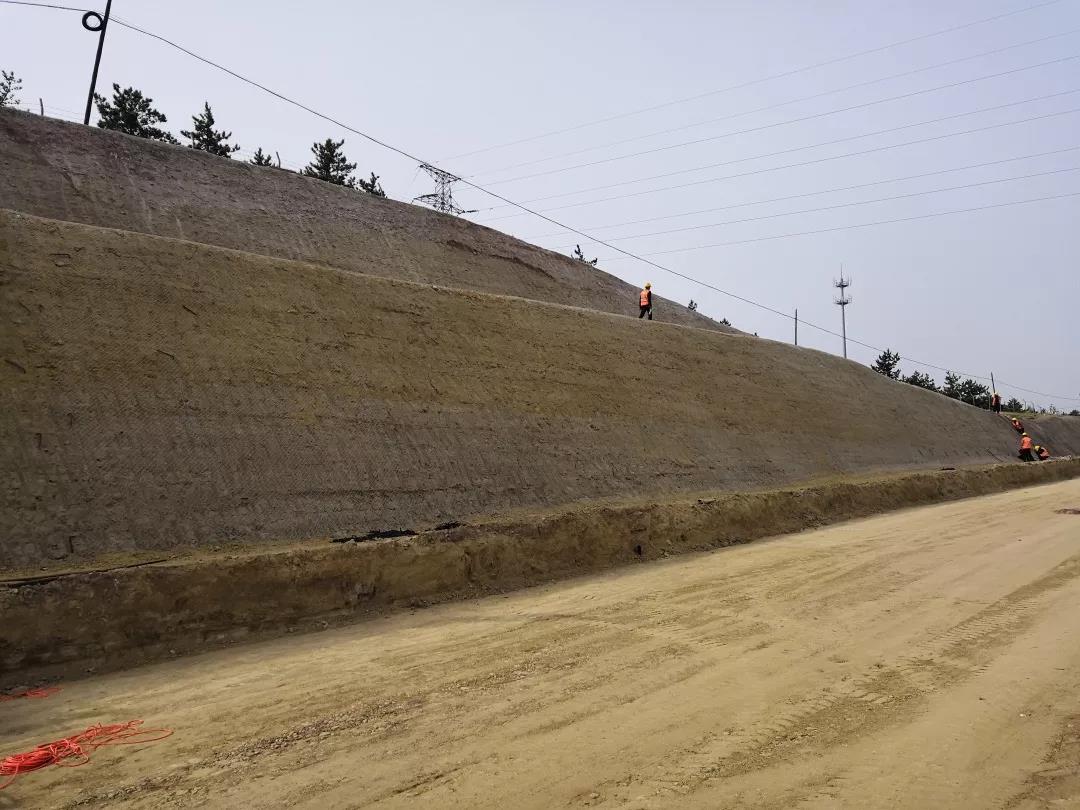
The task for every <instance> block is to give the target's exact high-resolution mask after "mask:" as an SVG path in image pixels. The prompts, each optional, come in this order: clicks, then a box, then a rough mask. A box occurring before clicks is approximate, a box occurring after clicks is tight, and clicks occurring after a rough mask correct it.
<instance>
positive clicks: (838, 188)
mask: <svg viewBox="0 0 1080 810" xmlns="http://www.w3.org/2000/svg"><path fill="white" fill-rule="evenodd" d="M1077 149H1080V145H1077V146H1067V147H1065V148H1064V149H1053V150H1051V151H1049V152H1035V153H1033V154H1030V155H1018V156H1016V157H1010V158H1001V159H1000V160H989V161H986V162H985V163H969V164H968V165H966V166H953V167H951V168H948V169H938V170H936V171H932V172H922V173H920V174H909V175H907V176H905V177H890V178H887V179H884V180H872V181H870V182H868V183H856V184H854V185H850V186H835V187H833V188H823V189H818V190H815V191H805V192H802V193H800V194H787V195H785V196H783V197H770V198H768V199H765V200H753V201H751V202H743V203H733V204H732V205H720V206H717V207H715V208H701V209H699V210H697V211H686V212H684V213H681V214H664V215H663V216H659V217H646V218H644V219H630V220H626V221H624V222H614V223H611V224H609V225H590V226H584V227H586V228H588V229H589V230H591V231H604V230H608V229H609V228H621V227H623V226H626V225H642V224H644V223H648V222H660V221H661V220H665V219H681V218H683V217H691V216H696V215H698V214H714V213H716V212H717V211H730V210H732V209H734V208H746V207H749V206H752V205H765V204H766V203H774V202H785V201H786V200H797V199H801V198H803V197H816V196H818V195H820V194H833V193H835V192H838V191H854V190H856V189H860V188H870V187H871V186H881V185H886V184H888V183H899V182H903V181H906V180H919V179H922V178H924V177H936V176H938V175H942V174H950V173H952V172H962V171H967V170H969V169H981V168H984V167H986V166H998V165H1000V164H1002V163H1015V162H1016V161H1018V160H1031V159H1032V158H1038V157H1047V156H1049V155H1060V154H1064V153H1065V152H1075V151H1076V150H1077ZM562 235H563V232H562V231H558V232H554V231H553V232H551V233H542V234H538V235H536V236H529V237H519V238H524V239H526V240H532V239H551V238H554V237H556V236H562Z"/></svg>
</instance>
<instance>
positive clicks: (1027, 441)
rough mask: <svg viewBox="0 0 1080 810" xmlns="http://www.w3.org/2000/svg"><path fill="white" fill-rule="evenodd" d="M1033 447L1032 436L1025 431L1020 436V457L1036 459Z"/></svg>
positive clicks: (1027, 459)
mask: <svg viewBox="0 0 1080 810" xmlns="http://www.w3.org/2000/svg"><path fill="white" fill-rule="evenodd" d="M1032 447H1033V445H1032V443H1031V437H1030V436H1028V435H1027V434H1026V433H1025V434H1024V435H1023V436H1021V437H1020V458H1021V459H1023V460H1024V461H1034V460H1035V457H1034V456H1032V455H1031V450H1032Z"/></svg>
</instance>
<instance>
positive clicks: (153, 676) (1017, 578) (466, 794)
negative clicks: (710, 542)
mask: <svg viewBox="0 0 1080 810" xmlns="http://www.w3.org/2000/svg"><path fill="white" fill-rule="evenodd" d="M1068 507H1072V508H1080V482H1078V481H1069V482H1064V483H1059V484H1052V485H1048V486H1044V487H1037V488H1031V489H1026V490H1019V491H1014V492H1010V493H1006V494H1002V495H996V496H992V497H987V498H982V499H976V500H968V501H963V502H959V503H952V504H946V505H942V506H934V507H927V508H922V509H918V510H910V511H906V512H901V513H896V514H892V515H887V516H883V517H879V518H873V519H869V520H863V521H857V522H853V523H849V524H845V525H841V526H837V527H833V528H828V529H824V530H820V531H813V532H806V533H802V534H798V535H793V536H789V537H784V538H779V539H775V540H770V541H764V542H759V543H756V544H753V545H750V546H743V547H735V548H730V549H725V550H722V551H718V552H714V553H710V554H705V555H692V556H685V557H680V558H678V559H672V560H668V561H664V562H659V563H651V564H648V565H643V566H640V567H636V568H630V569H623V570H621V571H617V572H613V573H610V574H608V575H604V576H594V577H588V578H582V579H579V580H576V581H572V582H569V583H563V584H559V585H553V586H549V587H544V588H536V589H532V590H528V591H524V592H520V593H517V594H514V595H511V596H506V597H495V598H490V599H484V600H481V601H477V602H474V603H469V604H457V605H447V606H442V607H438V608H434V609H430V610H423V611H418V612H416V613H413V614H411V615H401V616H396V617H392V618H388V619H384V620H378V621H373V622H368V623H365V624H362V625H358V626H354V627H349V628H344V629H338V630H332V631H327V632H325V633H319V634H314V635H308V636H304V637H295V638H286V639H283V640H281V641H278V642H273V643H266V644H259V645H252V646H248V647H243V648H236V649H232V650H227V651H223V652H217V653H212V654H208V655H205V656H201V657H196V658H190V659H186V660H179V661H175V662H171V663H167V664H162V665H157V666H151V667H146V668H142V669H139V670H133V671H130V672H128V673H121V674H116V675H110V676H107V677H98V678H90V679H89V680H86V681H83V682H78V683H71V684H68V685H66V686H65V688H64V690H63V691H62V692H60V693H58V694H57V695H55V696H53V697H52V698H49V699H46V700H37V701H26V700H24V701H20V702H17V703H6V704H0V752H2V753H5V754H6V753H10V752H13V751H20V750H25V749H27V748H29V747H30V746H31V745H32V744H34V743H38V742H42V741H45V740H51V739H55V738H57V737H60V736H63V734H64V733H66V732H71V731H76V730H81V729H82V728H84V727H86V726H88V725H90V724H92V723H95V722H106V723H108V722H118V721H124V720H129V719H133V718H144V719H146V721H147V723H148V724H149V725H153V726H158V725H162V726H169V727H172V728H175V730H176V733H175V734H174V735H173V736H172V737H171V738H169V739H168V740H166V741H163V742H160V743H157V744H154V745H148V746H145V747H134V748H128V749H124V748H106V749H102V750H101V751H99V752H98V753H97V754H96V755H95V757H94V759H93V760H92V761H91V763H90V764H89V765H87V766H86V767H83V768H78V769H75V770H65V769H59V768H54V769H51V770H48V771H42V772H37V773H32V774H29V775H27V776H25V777H23V778H21V779H20V780H19V781H18V782H17V783H16V784H15V785H14V786H13V787H11V788H9V789H8V790H6V791H4V792H2V793H0V808H6V807H16V806H18V807H23V808H46V807H49V808H53V807H76V806H78V807H106V806H107V807H110V808H111V807H131V808H134V807H138V808H151V807H153V808H158V807H196V806H198V807H245V808H246V807H309V808H361V807H363V808H368V807H377V808H398V807H425V808H559V807H605V808H606V807H611V808H660V807H664V808H710V809H712V808H736V807H739V808H741V807H754V808H794V807H798V808H877V807H889V808H929V807H942V808H979V810H984V808H1014V809H1015V808H1020V809H1021V810H1029V809H1030V808H1042V807H1066V806H1068V807H1078V806H1080V611H1078V608H1080V515H1074V514H1067V513H1058V512H1057V511H1056V510H1060V509H1065V508H1068ZM266 609H267V610H271V611H272V610H273V605H267V606H266Z"/></svg>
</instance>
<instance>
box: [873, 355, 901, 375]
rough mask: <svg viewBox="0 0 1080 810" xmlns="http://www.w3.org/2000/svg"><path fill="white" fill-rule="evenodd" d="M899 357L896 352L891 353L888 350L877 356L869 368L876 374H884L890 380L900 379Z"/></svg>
mask: <svg viewBox="0 0 1080 810" xmlns="http://www.w3.org/2000/svg"><path fill="white" fill-rule="evenodd" d="M899 365H900V355H899V354H897V353H896V352H891V351H889V350H888V349H886V350H885V351H883V352H882V353H881V354H879V355H878V359H877V360H875V361H874V365H872V366H870V368H872V369H873V370H874V371H876V372H877V373H878V374H884V375H885V376H886V377H888V378H889V379H890V380H899V379H900V369H899V368H898V366H899Z"/></svg>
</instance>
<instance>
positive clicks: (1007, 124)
mask: <svg viewBox="0 0 1080 810" xmlns="http://www.w3.org/2000/svg"><path fill="white" fill-rule="evenodd" d="M1077 92H1080V88H1077V89H1075V90H1066V91H1065V92H1063V93H1054V94H1052V95H1051V96H1042V97H1040V98H1035V99H1027V100H1026V101H1019V102H1014V103H1013V104H1006V105H1002V106H1006V107H1008V106H1016V105H1017V104H1029V103H1031V102H1033V101H1041V100H1043V99H1046V98H1053V97H1054V96H1061V95H1069V94H1072V93H1077ZM988 109H995V108H988ZM985 111H986V110H976V111H975V112H985ZM1077 112H1080V108H1075V109H1071V110H1062V111H1060V112H1054V113H1047V114H1045V115H1036V116H1032V117H1030V118H1020V119H1017V120H1016V121H1005V122H1003V123H1000V124H988V125H986V126H982V127H974V128H972V129H964V130H960V131H959V132H946V133H945V134H943V135H932V136H930V137H927V138H917V139H915V140H913V141H902V142H901V143H894V144H888V145H886V146H874V147H871V148H869V149H860V150H859V151H857V152H846V153H844V154H842V155H830V156H828V157H821V158H814V159H812V160H803V161H799V162H798V163H785V164H782V165H780V166H767V167H765V168H763V169H753V170H751V171H747V172H737V173H736V174H728V175H723V176H721V177H710V178H709V179H707V180H692V181H690V182H688V183H679V184H677V185H674V186H661V187H660V188H650V189H645V190H643V191H631V192H628V193H626V194H616V195H614V196H611V197H600V198H598V199H595V200H582V201H580V202H576V203H567V204H566V205H559V206H555V207H554V208H545V209H544V211H546V212H551V211H563V210H566V209H567V208H580V207H581V206H584V205H596V204H598V203H604V202H611V201H613V200H625V199H629V198H632V197H642V196H645V195H648V194H658V193H660V192H663V191H675V190H678V189H683V188H691V187H693V186H701V185H708V184H710V183H719V182H723V181H724V180H735V179H738V178H741V177H751V176H753V175H757V174H766V173H768V172H776V171H782V170H784V169H796V168H800V167H802V166H813V165H816V164H819V163H829V162H831V161H834V160H844V159H846V158H850V157H859V156H862V155H870V154H874V153H876V152H885V151H888V150H890V149H899V148H901V147H905V146H916V145H919V144H924V143H931V142H933V141H941V140H946V139H948V138H956V137H959V136H961V135H972V134H974V133H977V132H987V131H989V130H992V129H1000V128H1002V127H1011V126H1017V125H1019V124H1029V123H1032V122H1033V121H1044V120H1047V119H1049V118H1058V117H1060V116H1062V115H1072V114H1073V113H1077ZM964 114H965V115H970V114H971V113H964ZM909 126H910V125H909ZM906 128H907V127H899V129H906ZM873 134H880V133H873ZM857 137H866V136H857ZM823 145H824V144H812V145H811V146H805V147H798V148H796V149H792V150H787V151H796V152H797V151H800V150H801V149H812V148H814V147H815V146H823ZM769 156H770V155H755V156H752V157H748V158H740V159H739V160H735V161H728V163H742V162H745V161H747V160H756V159H758V158H761V157H769ZM718 165H727V163H724V164H718ZM703 168H704V169H707V168H712V166H704V167H699V169H694V170H688V171H700V170H701V169H703ZM676 174H678V172H676ZM652 179H656V178H642V179H641V180H637V181H628V182H643V181H644V180H652ZM620 185H626V183H615V184H613V185H609V186H600V187H598V188H611V187H613V186H620ZM595 190H597V189H596V188H592V189H583V190H581V191H572V192H567V194H553V195H549V196H547V197H538V198H535V199H531V200H525V203H534V202H543V201H545V200H550V199H556V198H558V197H563V196H568V195H571V194H584V193H585V192H587V191H595ZM493 196H494V195H493ZM520 207H521V206H520V205H519V204H517V203H513V204H511V205H498V206H493V207H492V208H489V209H487V210H489V211H493V210H496V209H501V208H520ZM516 216H521V214H505V215H502V216H498V217H491V218H490V219H486V220H484V221H483V224H487V223H489V222H497V221H499V220H502V219H510V218H512V217H516Z"/></svg>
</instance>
